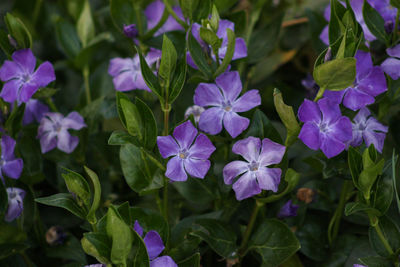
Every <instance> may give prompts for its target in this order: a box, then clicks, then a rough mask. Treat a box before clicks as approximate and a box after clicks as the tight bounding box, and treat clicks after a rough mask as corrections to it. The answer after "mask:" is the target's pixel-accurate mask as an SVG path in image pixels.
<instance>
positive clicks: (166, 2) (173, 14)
mask: <svg viewBox="0 0 400 267" xmlns="http://www.w3.org/2000/svg"><path fill="white" fill-rule="evenodd" d="M163 2H164V5H165V8H166V9H167V10H168V12H169V14H171V16H172V17H173V18H174V19H175V20H176V21H177V22H178V23H179V24H180V25H181V26H182V27H183V28H184V29H185V31H187V29H188V28H189V27H188V25H187V24H186V22H184V21H183V20H181V19H180V18H179V17H178V15H176V13H175V11H174V10H173V9H172V7H171V5H170V4H169V2H168V0H163Z"/></svg>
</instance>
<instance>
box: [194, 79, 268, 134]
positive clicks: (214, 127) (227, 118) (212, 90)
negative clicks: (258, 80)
mask: <svg viewBox="0 0 400 267" xmlns="http://www.w3.org/2000/svg"><path fill="white" fill-rule="evenodd" d="M241 91H242V82H241V81H240V76H239V73H238V72H237V71H235V72H225V73H223V74H221V75H220V76H218V77H217V78H216V79H215V84H213V83H200V84H199V85H198V86H197V88H196V91H195V95H194V103H195V104H196V105H198V106H202V107H210V108H209V109H207V110H206V111H204V112H203V113H202V114H201V116H200V121H199V127H200V129H201V130H202V131H205V132H206V133H209V134H213V135H214V134H218V133H220V132H221V131H222V124H223V125H224V127H225V129H226V130H227V131H228V133H229V134H230V135H231V136H232V137H233V138H235V137H237V136H238V135H239V134H241V133H242V132H243V131H244V130H246V129H247V127H248V126H249V123H250V120H249V119H248V118H245V117H241V116H239V115H238V114H237V113H238V112H245V111H248V110H250V109H252V108H254V107H256V106H258V105H260V104H261V97H260V94H259V93H258V90H254V89H253V90H250V91H248V92H246V93H245V94H243V95H242V96H241V97H239V94H240V92H241ZM238 97H239V98H238Z"/></svg>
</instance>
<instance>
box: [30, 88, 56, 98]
mask: <svg viewBox="0 0 400 267" xmlns="http://www.w3.org/2000/svg"><path fill="white" fill-rule="evenodd" d="M58 91H60V89H57V88H50V87H44V88H40V89H39V90H37V91H36V93H35V94H34V95H33V98H48V97H52V96H53V95H55V94H56V93H57V92H58Z"/></svg>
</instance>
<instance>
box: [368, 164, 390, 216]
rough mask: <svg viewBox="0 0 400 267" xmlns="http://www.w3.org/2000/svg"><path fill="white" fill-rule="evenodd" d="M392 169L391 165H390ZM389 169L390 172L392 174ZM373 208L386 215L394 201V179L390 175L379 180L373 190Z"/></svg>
mask: <svg viewBox="0 0 400 267" xmlns="http://www.w3.org/2000/svg"><path fill="white" fill-rule="evenodd" d="M389 167H391V165H389ZM391 171H392V170H391V168H389V170H388V172H391ZM371 199H372V206H373V207H374V208H375V209H377V210H379V211H380V212H381V213H382V214H385V213H386V212H387V211H388V209H389V207H390V205H391V204H392V200H393V183H392V177H391V175H388V174H386V173H385V174H383V175H382V176H380V177H379V178H378V181H377V182H376V185H375V187H374V189H373V190H372V197H371Z"/></svg>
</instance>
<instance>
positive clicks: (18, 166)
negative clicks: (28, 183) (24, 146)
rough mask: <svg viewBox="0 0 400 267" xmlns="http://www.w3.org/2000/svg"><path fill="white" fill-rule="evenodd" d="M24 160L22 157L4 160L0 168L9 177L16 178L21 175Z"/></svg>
mask: <svg viewBox="0 0 400 267" xmlns="http://www.w3.org/2000/svg"><path fill="white" fill-rule="evenodd" d="M23 168H24V162H23V161H22V159H15V160H10V161H6V162H5V163H4V165H3V167H2V168H1V169H2V171H3V172H4V174H5V175H7V177H9V178H13V179H18V178H19V177H20V176H21V173H22V169H23Z"/></svg>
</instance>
